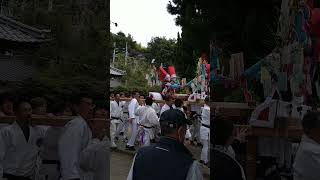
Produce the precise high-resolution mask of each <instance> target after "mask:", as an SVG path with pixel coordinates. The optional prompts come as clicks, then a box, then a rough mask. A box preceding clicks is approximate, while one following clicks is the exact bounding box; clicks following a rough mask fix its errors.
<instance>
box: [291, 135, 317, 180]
mask: <svg viewBox="0 0 320 180" xmlns="http://www.w3.org/2000/svg"><path fill="white" fill-rule="evenodd" d="M293 169H294V180H318V179H319V178H320V144H319V143H317V142H316V141H314V140H313V139H311V138H309V137H308V136H306V135H303V136H302V139H301V143H300V147H299V150H298V152H297V154H296V158H295V162H294V164H293Z"/></svg>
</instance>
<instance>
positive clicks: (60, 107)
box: [52, 102, 68, 115]
mask: <svg viewBox="0 0 320 180" xmlns="http://www.w3.org/2000/svg"><path fill="white" fill-rule="evenodd" d="M67 107H68V106H67V103H65V102H58V103H56V104H54V105H53V107H52V113H53V114H54V115H56V114H58V113H63V112H64V111H65V109H66V108H67Z"/></svg>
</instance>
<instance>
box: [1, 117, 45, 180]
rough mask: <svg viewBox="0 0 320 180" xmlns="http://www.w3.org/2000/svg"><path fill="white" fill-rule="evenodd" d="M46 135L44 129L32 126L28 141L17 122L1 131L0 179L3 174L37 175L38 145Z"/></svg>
mask: <svg viewBox="0 0 320 180" xmlns="http://www.w3.org/2000/svg"><path fill="white" fill-rule="evenodd" d="M44 134H45V131H44V130H43V129H42V128H40V127H38V126H36V127H32V126H30V134H29V140H28V141H26V138H25V136H24V134H23V131H22V129H21V128H20V126H19V125H18V123H17V122H14V123H12V124H11V125H9V126H7V127H4V128H3V129H1V130H0V179H2V176H3V173H7V174H12V175H16V176H24V177H32V176H34V175H35V170H36V162H37V156H38V152H39V147H38V145H40V144H39V143H40V140H41V139H42V138H43V136H44ZM37 144H38V145H37Z"/></svg>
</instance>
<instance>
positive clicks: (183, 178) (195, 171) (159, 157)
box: [127, 109, 203, 180]
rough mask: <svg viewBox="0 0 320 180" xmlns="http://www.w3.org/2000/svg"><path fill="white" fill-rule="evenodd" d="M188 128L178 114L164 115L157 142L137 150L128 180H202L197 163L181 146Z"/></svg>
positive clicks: (189, 123) (168, 111)
mask: <svg viewBox="0 0 320 180" xmlns="http://www.w3.org/2000/svg"><path fill="white" fill-rule="evenodd" d="M191 124H192V123H191V121H190V120H188V119H186V118H185V115H184V113H183V112H181V111H180V110H177V109H170V110H167V111H165V112H163V113H162V114H161V117H160V126H161V135H162V137H161V138H160V141H159V142H158V143H156V144H154V145H150V146H147V147H143V148H141V149H139V151H138V152H137V154H136V155H135V157H134V159H133V162H132V166H131V169H130V172H129V174H128V177H127V180H150V179H152V180H163V179H166V180H202V179H203V177H202V172H201V170H200V168H199V164H198V162H197V161H196V160H194V159H193V157H192V154H191V152H190V151H189V150H188V149H187V148H186V147H185V146H184V144H183V143H184V140H185V134H186V130H187V125H191ZM155 170H156V171H155Z"/></svg>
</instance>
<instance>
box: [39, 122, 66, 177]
mask: <svg viewBox="0 0 320 180" xmlns="http://www.w3.org/2000/svg"><path fill="white" fill-rule="evenodd" d="M62 132H63V128H62V127H53V126H52V127H49V128H48V129H47V131H46V134H45V137H44V140H43V144H42V146H41V150H40V158H41V160H54V161H58V160H59V156H58V140H59V138H60V135H61V133H62ZM57 167H58V165H57V164H43V163H41V165H40V170H39V180H42V179H46V177H48V179H46V180H57V179H59V176H60V171H59V169H58V168H57Z"/></svg>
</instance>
